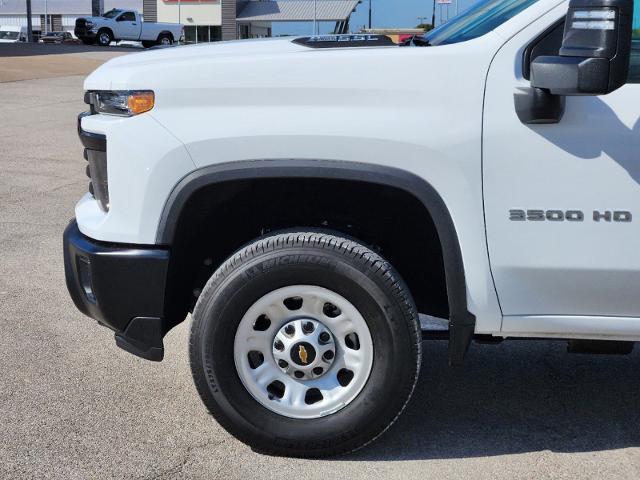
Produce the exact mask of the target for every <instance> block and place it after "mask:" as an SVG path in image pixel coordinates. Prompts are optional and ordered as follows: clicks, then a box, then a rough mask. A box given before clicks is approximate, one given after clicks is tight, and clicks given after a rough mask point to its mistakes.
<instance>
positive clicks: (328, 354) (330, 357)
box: [322, 350, 334, 360]
mask: <svg viewBox="0 0 640 480" xmlns="http://www.w3.org/2000/svg"><path fill="white" fill-rule="evenodd" d="M333 357H334V354H333V351H332V350H327V351H326V352H324V355H322V358H324V359H325V360H333Z"/></svg>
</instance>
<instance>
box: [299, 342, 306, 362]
mask: <svg viewBox="0 0 640 480" xmlns="http://www.w3.org/2000/svg"><path fill="white" fill-rule="evenodd" d="M298 356H299V357H300V361H301V362H302V363H304V364H305V365H306V364H307V349H306V348H304V347H303V346H302V345H300V347H299V348H298Z"/></svg>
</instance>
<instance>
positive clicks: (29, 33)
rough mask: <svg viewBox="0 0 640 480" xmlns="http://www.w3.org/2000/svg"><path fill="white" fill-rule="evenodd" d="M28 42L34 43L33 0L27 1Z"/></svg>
mask: <svg viewBox="0 0 640 480" xmlns="http://www.w3.org/2000/svg"><path fill="white" fill-rule="evenodd" d="M27 42H29V43H31V42H33V25H32V23H31V0H27Z"/></svg>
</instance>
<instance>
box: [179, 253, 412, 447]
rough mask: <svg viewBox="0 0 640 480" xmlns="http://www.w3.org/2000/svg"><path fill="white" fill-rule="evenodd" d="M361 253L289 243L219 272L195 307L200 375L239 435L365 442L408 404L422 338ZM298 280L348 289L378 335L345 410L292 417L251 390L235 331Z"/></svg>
mask: <svg viewBox="0 0 640 480" xmlns="http://www.w3.org/2000/svg"><path fill="white" fill-rule="evenodd" d="M357 260H358V259H357V258H352V257H349V256H347V255H343V254H340V253H338V252H336V251H329V250H325V249H321V248H310V247H304V248H288V249H283V250H275V251H270V252H266V253H264V254H261V255H258V256H257V257H255V258H253V259H251V260H250V261H248V262H244V263H241V264H239V265H237V266H236V268H234V269H232V270H231V271H230V272H229V273H228V275H226V276H223V277H218V278H216V277H215V276H214V278H213V279H212V281H213V282H214V283H213V285H211V287H212V290H210V295H207V298H203V299H201V300H203V301H202V302H200V301H199V302H198V305H197V306H196V310H195V312H194V318H195V319H197V320H196V321H197V323H198V325H197V329H198V332H197V335H196V338H197V341H196V343H195V344H194V345H192V346H194V347H195V348H194V349H193V351H192V357H195V358H194V359H193V360H195V362H194V363H195V364H196V365H197V366H199V368H196V369H195V371H194V376H195V377H196V382H197V383H199V384H200V385H201V386H202V387H204V389H202V388H201V389H200V390H201V394H203V395H204V397H205V402H206V403H209V402H211V405H212V406H213V408H212V411H213V413H214V415H215V416H216V418H217V419H218V420H219V421H220V423H221V424H223V426H225V427H226V428H227V429H228V430H231V431H232V433H234V434H235V435H236V436H237V437H239V438H241V439H244V440H245V441H247V442H248V443H250V444H252V445H260V444H264V445H265V446H270V445H275V446H278V447H283V448H286V449H287V450H291V449H293V450H296V449H303V450H305V451H308V450H309V449H311V450H316V449H323V448H327V447H328V446H333V447H335V446H336V445H338V444H340V443H341V442H343V443H350V442H351V443H354V445H355V444H362V443H363V440H362V439H370V438H373V437H375V436H377V435H378V434H380V433H381V432H382V431H384V429H385V428H386V427H387V425H389V424H390V423H391V422H392V421H393V420H394V418H395V416H396V415H397V412H399V411H400V410H401V409H402V408H403V406H404V404H405V402H406V400H407V397H408V395H409V394H410V393H411V392H410V390H409V392H408V393H407V392H405V391H404V390H406V389H407V385H410V386H411V389H412V388H413V383H414V380H415V375H416V369H417V368H418V367H417V365H415V363H416V358H415V357H416V355H415V352H414V351H412V349H411V348H408V346H410V345H413V344H414V343H415V341H414V338H413V333H414V332H412V327H411V325H410V324H409V323H408V322H407V318H406V317H407V315H406V310H403V307H404V308H405V309H406V305H404V306H403V305H402V298H397V296H395V295H390V294H389V289H390V285H389V283H388V282H387V281H386V280H385V278H384V277H383V276H382V275H380V274H379V273H378V272H377V271H376V270H375V269H373V268H369V269H368V270H364V271H363V268H362V267H363V265H364V264H365V262H362V261H360V262H358V261H357ZM291 285H315V286H319V287H323V288H327V289H329V290H332V291H334V292H336V293H338V294H339V295H342V296H343V297H344V298H346V299H347V300H349V301H350V302H351V303H352V304H353V305H354V306H355V307H356V308H357V309H358V311H359V312H360V313H361V314H362V316H363V317H364V319H365V321H366V322H367V325H368V327H369V330H370V333H371V337H372V340H373V346H374V362H373V368H372V371H371V374H370V376H369V379H368V381H367V383H366V385H365V387H364V388H363V390H362V391H361V392H360V394H359V395H358V396H357V397H356V398H355V399H354V400H353V401H352V402H351V403H350V404H349V405H347V406H346V407H344V408H343V409H341V410H340V411H338V412H336V413H334V414H331V415H329V416H326V417H322V418H318V419H309V420H299V419H292V418H288V417H284V416H281V415H278V414H276V413H274V412H272V411H270V410H268V409H267V408H265V407H264V406H262V405H261V404H260V403H258V402H257V401H256V400H255V399H254V398H253V397H252V396H251V395H250V393H249V392H248V391H247V390H246V388H245V387H244V385H243V384H242V382H241V380H240V378H239V376H238V373H237V370H236V368H235V362H234V355H233V353H234V352H233V345H234V339H235V333H236V331H237V328H238V325H239V323H240V321H241V319H242V317H243V315H244V314H245V312H246V311H247V310H248V309H249V307H250V306H251V305H252V304H253V303H254V302H256V301H257V300H258V299H260V298H261V297H262V296H264V295H266V294H268V293H270V292H272V291H274V290H276V289H278V288H282V287H286V286H291ZM194 326H195V325H194ZM202 390H204V391H202ZM207 400H208V401H207ZM364 441H366V440H364Z"/></svg>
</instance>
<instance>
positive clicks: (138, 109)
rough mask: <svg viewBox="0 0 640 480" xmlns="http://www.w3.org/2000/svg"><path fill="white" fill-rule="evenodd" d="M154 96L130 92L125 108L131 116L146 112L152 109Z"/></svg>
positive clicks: (148, 93) (150, 93) (149, 93)
mask: <svg viewBox="0 0 640 480" xmlns="http://www.w3.org/2000/svg"><path fill="white" fill-rule="evenodd" d="M154 103H155V95H154V94H153V92H132V93H131V94H130V95H129V98H128V99H127V107H129V111H130V112H131V115H138V114H140V113H144V112H148V111H149V110H151V109H152V108H153V105H154Z"/></svg>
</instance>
